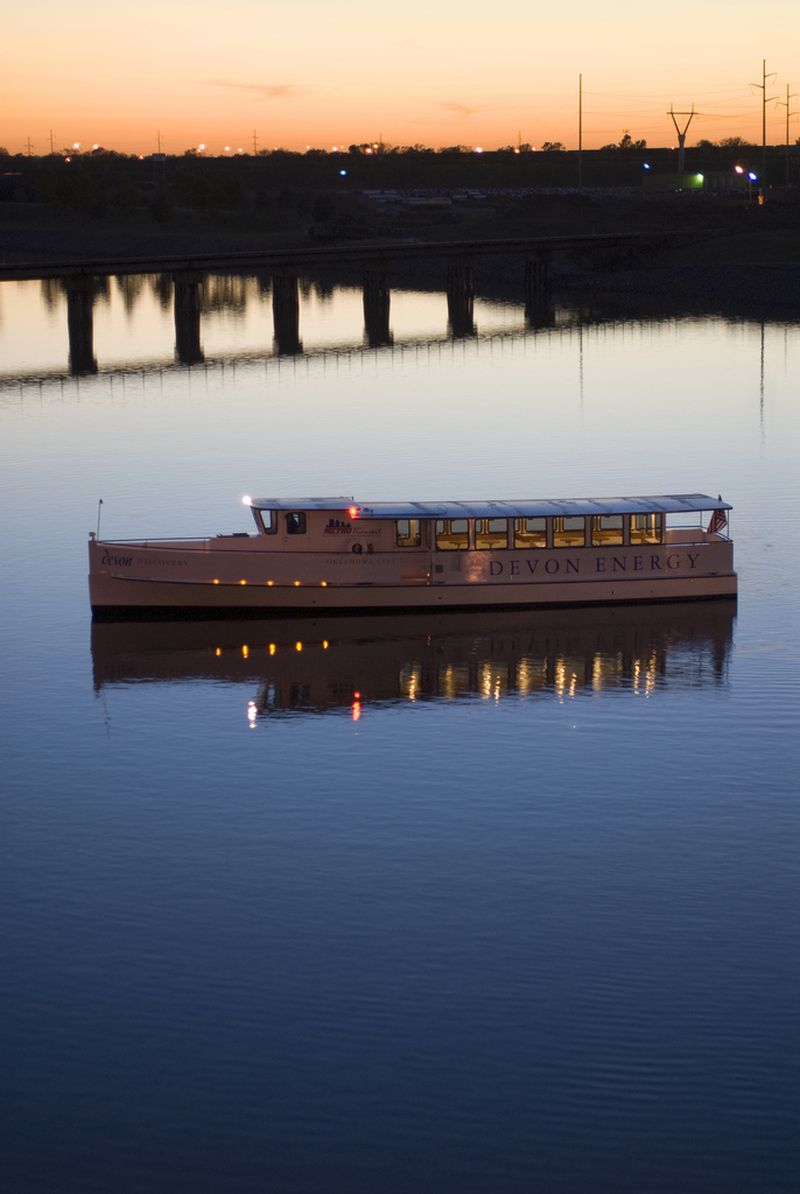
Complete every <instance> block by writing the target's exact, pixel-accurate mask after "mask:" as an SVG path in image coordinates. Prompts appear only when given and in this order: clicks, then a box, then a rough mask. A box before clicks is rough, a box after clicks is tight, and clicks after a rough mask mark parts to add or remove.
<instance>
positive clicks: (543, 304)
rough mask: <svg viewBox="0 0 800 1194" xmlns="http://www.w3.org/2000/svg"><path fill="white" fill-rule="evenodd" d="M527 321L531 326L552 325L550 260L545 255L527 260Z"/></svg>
mask: <svg viewBox="0 0 800 1194" xmlns="http://www.w3.org/2000/svg"><path fill="white" fill-rule="evenodd" d="M525 321H526V323H527V324H528V326H529V327H532V328H541V327H552V324H553V308H552V302H551V290H550V262H549V260H548V259H547V257H545V256H544V255H540V256H537V257H529V258H528V259H527V261H526V262H525Z"/></svg>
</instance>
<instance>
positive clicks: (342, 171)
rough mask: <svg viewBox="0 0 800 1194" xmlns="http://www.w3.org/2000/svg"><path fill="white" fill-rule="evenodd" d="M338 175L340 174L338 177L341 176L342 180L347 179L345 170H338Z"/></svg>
mask: <svg viewBox="0 0 800 1194" xmlns="http://www.w3.org/2000/svg"><path fill="white" fill-rule="evenodd" d="M339 173H340V175H341V176H342V178H346V177H347V171H346V170H340V171H339Z"/></svg>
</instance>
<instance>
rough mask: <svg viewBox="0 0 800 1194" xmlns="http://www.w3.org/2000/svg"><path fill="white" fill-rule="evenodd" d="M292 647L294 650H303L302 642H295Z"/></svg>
mask: <svg viewBox="0 0 800 1194" xmlns="http://www.w3.org/2000/svg"><path fill="white" fill-rule="evenodd" d="M294 649H295V651H302V650H303V644H302V643H295V645H294Z"/></svg>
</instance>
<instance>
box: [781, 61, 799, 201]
mask: <svg viewBox="0 0 800 1194" xmlns="http://www.w3.org/2000/svg"><path fill="white" fill-rule="evenodd" d="M789 87H790V84H789V83H787V84H786V99H785V100H778V106H779V107H781V108H785V109H786V185H787V187H788V185H789V117H790V116H797V108H795V109H794V111H792V109H791V102H792V100H793V99H797V92H796V91H792V92H790V91H789Z"/></svg>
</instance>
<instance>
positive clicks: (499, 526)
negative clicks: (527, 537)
mask: <svg viewBox="0 0 800 1194" xmlns="http://www.w3.org/2000/svg"><path fill="white" fill-rule="evenodd" d="M475 546H476V547H477V548H478V550H479V551H491V550H493V549H497V548H500V547H508V519H507V518H476V519H475Z"/></svg>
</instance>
